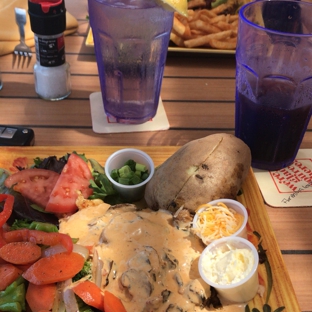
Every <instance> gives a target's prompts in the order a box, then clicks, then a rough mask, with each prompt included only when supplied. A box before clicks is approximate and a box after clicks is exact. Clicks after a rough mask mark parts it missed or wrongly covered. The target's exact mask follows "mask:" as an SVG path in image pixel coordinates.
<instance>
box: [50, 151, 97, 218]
mask: <svg viewBox="0 0 312 312" xmlns="http://www.w3.org/2000/svg"><path fill="white" fill-rule="evenodd" d="M91 179H92V173H91V171H90V169H89V167H88V164H87V163H86V162H85V161H84V160H83V159H82V158H80V157H79V156H78V155H77V154H71V155H70V156H69V158H68V161H67V164H66V165H65V166H64V168H63V170H62V172H61V175H60V177H59V179H58V180H57V183H56V185H55V187H54V188H53V190H52V193H51V195H50V199H49V201H48V204H47V205H46V209H45V210H46V211H48V212H53V213H57V214H62V213H74V212H75V211H76V210H77V206H76V199H77V197H78V191H80V192H81V193H82V195H83V196H84V197H85V198H88V197H89V196H90V195H91V194H92V189H90V188H89V184H90V180H91Z"/></svg>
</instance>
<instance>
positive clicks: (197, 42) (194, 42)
mask: <svg viewBox="0 0 312 312" xmlns="http://www.w3.org/2000/svg"><path fill="white" fill-rule="evenodd" d="M231 34H232V30H225V31H221V32H218V33H214V34H208V35H205V36H201V37H198V38H193V39H189V40H185V41H184V45H185V46H186V47H187V48H195V47H200V46H203V45H207V44H208V45H210V42H211V40H213V39H215V40H225V39H226V38H229V37H231Z"/></svg>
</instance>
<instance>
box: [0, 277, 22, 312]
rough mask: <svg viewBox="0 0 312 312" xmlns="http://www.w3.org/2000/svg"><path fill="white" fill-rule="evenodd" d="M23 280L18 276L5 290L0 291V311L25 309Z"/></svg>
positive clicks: (12, 311) (14, 311)
mask: <svg viewBox="0 0 312 312" xmlns="http://www.w3.org/2000/svg"><path fill="white" fill-rule="evenodd" d="M25 293H26V292H25V280H24V279H23V277H21V276H20V277H18V278H17V279H16V280H15V281H14V282H13V283H12V284H11V285H9V286H8V287H7V288H6V289H5V290H2V291H0V311H11V312H21V311H25V309H26V307H25Z"/></svg>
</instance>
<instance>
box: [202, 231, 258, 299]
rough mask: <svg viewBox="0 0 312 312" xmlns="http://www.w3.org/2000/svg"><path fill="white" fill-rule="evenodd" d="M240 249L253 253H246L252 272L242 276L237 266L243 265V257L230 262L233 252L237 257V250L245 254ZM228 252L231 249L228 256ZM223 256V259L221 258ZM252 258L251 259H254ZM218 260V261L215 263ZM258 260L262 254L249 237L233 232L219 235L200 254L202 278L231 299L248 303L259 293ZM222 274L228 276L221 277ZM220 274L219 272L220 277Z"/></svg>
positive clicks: (221, 294)
mask: <svg viewBox="0 0 312 312" xmlns="http://www.w3.org/2000/svg"><path fill="white" fill-rule="evenodd" d="M239 249H247V250H249V252H248V253H250V257H249V258H248V257H247V256H246V254H245V255H244V263H246V264H247V267H248V270H247V271H249V272H248V273H246V271H245V273H243V274H242V273H241V274H242V275H241V277H242V278H241V279H240V278H239V277H238V276H239V275H238V274H239V270H238V269H237V268H239V267H241V266H240V265H239V261H237V259H236V261H233V262H232V265H229V264H228V263H229V262H230V261H229V258H230V255H231V256H232V257H234V254H235V252H239V253H240V255H242V254H244V251H237V250H239ZM227 252H229V253H228V257H227V256H226V253H227ZM221 258H222V260H220V261H218V260H219V259H221ZM238 258H239V257H238ZM213 259H216V260H213ZM248 259H249V260H251V261H250V263H249V260H248ZM211 263H213V265H211ZM216 263H218V265H215V264H216ZM258 263H259V255H258V252H257V249H256V248H255V246H254V245H253V244H252V243H251V242H249V241H248V240H247V239H245V238H241V237H234V236H231V237H223V238H220V239H217V240H215V241H214V242H212V243H211V244H209V245H208V246H207V247H206V248H205V249H204V251H203V252H202V254H201V256H200V258H199V262H198V270H199V273H200V276H201V278H202V279H203V280H204V281H205V282H206V283H207V284H208V285H210V286H212V287H214V288H215V289H216V290H217V291H218V293H219V295H220V296H221V297H222V298H224V299H226V300H228V301H230V302H236V303H247V302H248V301H250V300H251V299H253V298H254V297H255V295H256V294H257V291H258V287H259V279H258ZM241 268H242V267H241ZM214 269H216V270H219V272H218V273H219V274H212V273H211V272H213V271H214ZM227 269H228V271H227ZM235 270H237V272H235ZM242 271H243V269H241V272H242ZM214 272H215V271H214ZM223 274H224V275H223ZM221 275H223V276H224V277H223V278H221V277H220V276H221ZM216 276H219V280H217V277H216ZM227 278H228V280H227ZM225 280H226V281H225ZM230 280H231V281H232V283H231V282H230Z"/></svg>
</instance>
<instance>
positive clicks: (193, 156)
mask: <svg viewBox="0 0 312 312" xmlns="http://www.w3.org/2000/svg"><path fill="white" fill-rule="evenodd" d="M250 165H251V152H250V149H249V147H248V146H247V145H246V144H245V143H244V142H243V141H242V140H240V139H238V138H237V137H235V136H234V135H231V134H226V133H218V134H213V135H209V136H207V137H204V138H201V139H198V140H194V141H191V142H189V143H187V144H185V145H184V146H182V147H181V148H180V149H179V150H178V151H177V152H176V153H174V154H173V155H172V156H171V157H169V158H168V159H167V160H166V161H165V162H164V163H163V164H161V165H160V166H159V167H157V168H156V170H155V174H154V176H153V178H152V179H151V180H150V181H149V182H148V184H147V186H146V189H145V195H144V198H145V201H146V203H147V205H148V207H149V208H151V209H153V210H158V209H167V210H170V211H171V212H173V213H174V212H175V211H177V210H178V209H179V208H180V207H181V206H184V209H188V210H189V211H190V212H194V211H195V210H196V208H197V207H198V206H199V205H201V204H204V203H207V202H209V201H211V200H214V199H219V198H231V199H235V198H236V196H237V194H238V192H239V190H240V188H241V185H242V182H243V181H244V179H245V178H246V176H247V174H248V171H249V169H250Z"/></svg>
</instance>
